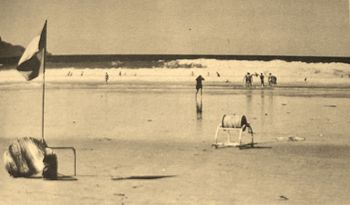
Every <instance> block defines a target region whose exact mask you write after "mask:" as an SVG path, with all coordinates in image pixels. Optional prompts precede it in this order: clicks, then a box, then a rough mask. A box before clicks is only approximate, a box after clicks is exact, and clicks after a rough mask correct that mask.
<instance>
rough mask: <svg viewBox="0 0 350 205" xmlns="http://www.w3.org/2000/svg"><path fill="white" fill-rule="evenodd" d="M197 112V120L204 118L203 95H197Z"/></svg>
mask: <svg viewBox="0 0 350 205" xmlns="http://www.w3.org/2000/svg"><path fill="white" fill-rule="evenodd" d="M196 113H197V120H201V119H202V117H203V116H202V113H203V102H202V96H201V95H196Z"/></svg>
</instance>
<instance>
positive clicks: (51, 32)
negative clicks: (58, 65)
mask: <svg viewBox="0 0 350 205" xmlns="http://www.w3.org/2000/svg"><path fill="white" fill-rule="evenodd" d="M349 1H350V0H176V1H175V0H0V36H1V38H2V40H4V41H6V42H10V43H12V44H17V45H22V46H26V45H28V43H29V42H30V40H31V39H32V38H33V37H34V36H35V35H37V34H38V33H39V32H40V30H41V28H42V26H43V24H44V21H45V19H47V20H48V39H47V43H48V45H47V46H48V50H49V52H51V53H53V54H217V55H221V54H227V55H300V56H305V55H307V56H350V22H349V20H350V17H349V9H350V6H349Z"/></svg>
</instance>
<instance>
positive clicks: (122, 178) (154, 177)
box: [112, 175, 176, 181]
mask: <svg viewBox="0 0 350 205" xmlns="http://www.w3.org/2000/svg"><path fill="white" fill-rule="evenodd" d="M172 177H176V175H144V176H129V177H112V180H114V181H118V180H151V179H163V178H172Z"/></svg>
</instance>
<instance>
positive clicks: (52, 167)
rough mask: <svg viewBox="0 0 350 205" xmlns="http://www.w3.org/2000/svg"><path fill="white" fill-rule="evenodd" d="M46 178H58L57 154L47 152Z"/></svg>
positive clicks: (44, 172)
mask: <svg viewBox="0 0 350 205" xmlns="http://www.w3.org/2000/svg"><path fill="white" fill-rule="evenodd" d="M43 162H44V165H45V167H44V169H43V177H44V179H57V156H56V155H55V154H54V153H50V154H46V155H45V157H44V160H43Z"/></svg>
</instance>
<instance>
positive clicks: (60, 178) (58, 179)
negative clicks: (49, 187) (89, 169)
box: [25, 175, 78, 181]
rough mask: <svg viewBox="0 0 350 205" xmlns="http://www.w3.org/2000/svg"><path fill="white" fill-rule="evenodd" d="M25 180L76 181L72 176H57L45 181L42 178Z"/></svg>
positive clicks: (33, 177)
mask: <svg viewBox="0 0 350 205" xmlns="http://www.w3.org/2000/svg"><path fill="white" fill-rule="evenodd" d="M25 178H26V179H44V180H45V181H78V179H77V178H75V177H74V176H64V175H62V176H57V178H55V179H45V178H43V177H42V176H31V177H25Z"/></svg>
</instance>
